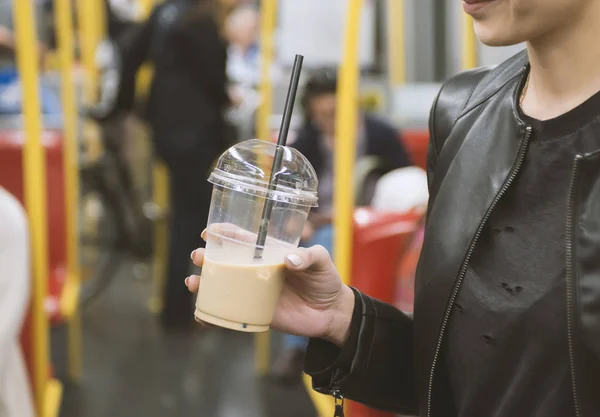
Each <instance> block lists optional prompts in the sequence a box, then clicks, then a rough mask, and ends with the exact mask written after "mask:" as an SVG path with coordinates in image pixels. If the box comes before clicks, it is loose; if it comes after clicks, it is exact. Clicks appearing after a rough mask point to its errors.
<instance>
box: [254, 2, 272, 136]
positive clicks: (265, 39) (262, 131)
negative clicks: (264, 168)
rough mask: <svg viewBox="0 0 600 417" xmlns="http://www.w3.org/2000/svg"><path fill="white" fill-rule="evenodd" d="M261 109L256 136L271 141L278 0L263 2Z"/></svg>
mask: <svg viewBox="0 0 600 417" xmlns="http://www.w3.org/2000/svg"><path fill="white" fill-rule="evenodd" d="M260 25H261V27H260V53H261V75H260V103H261V104H260V108H259V109H258V115H257V118H256V136H257V137H258V138H259V139H262V140H271V137H270V136H271V131H270V126H269V121H270V119H271V114H272V112H273V82H272V79H271V68H272V66H273V60H274V59H275V28H276V25H277V0H263V1H262V2H261V16H260Z"/></svg>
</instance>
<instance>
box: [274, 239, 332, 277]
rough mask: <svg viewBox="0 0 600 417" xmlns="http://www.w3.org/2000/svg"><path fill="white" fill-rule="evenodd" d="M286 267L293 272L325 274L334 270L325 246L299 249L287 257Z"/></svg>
mask: <svg viewBox="0 0 600 417" xmlns="http://www.w3.org/2000/svg"><path fill="white" fill-rule="evenodd" d="M285 266H286V267H287V268H288V269H289V270H291V271H306V270H310V271H313V272H323V271H327V270H329V269H331V268H332V266H333V262H332V260H331V257H330V256H329V252H328V251H327V249H325V248H324V247H323V246H320V245H317V246H313V247H311V248H298V249H296V250H295V251H294V252H292V253H290V254H288V255H287V256H286V257H285Z"/></svg>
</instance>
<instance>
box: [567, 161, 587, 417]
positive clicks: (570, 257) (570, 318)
mask: <svg viewBox="0 0 600 417" xmlns="http://www.w3.org/2000/svg"><path fill="white" fill-rule="evenodd" d="M582 159H583V156H582V155H577V156H575V161H574V163H573V171H572V173H571V183H570V185H569V198H568V202H567V227H566V231H565V237H566V242H565V249H566V256H565V259H566V268H567V270H566V275H565V284H566V287H567V332H568V337H569V365H570V367H571V388H572V390H573V402H574V405H575V416H576V417H580V416H581V410H580V406H579V397H578V396H577V378H576V374H575V348H574V343H573V314H572V310H573V212H574V207H573V206H574V203H575V198H574V197H575V185H576V184H577V172H578V168H579V161H581V160H582Z"/></svg>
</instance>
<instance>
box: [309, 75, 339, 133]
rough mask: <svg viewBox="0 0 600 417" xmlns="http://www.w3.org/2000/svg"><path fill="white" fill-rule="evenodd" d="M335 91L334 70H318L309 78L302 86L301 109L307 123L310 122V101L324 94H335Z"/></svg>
mask: <svg viewBox="0 0 600 417" xmlns="http://www.w3.org/2000/svg"><path fill="white" fill-rule="evenodd" d="M336 91H337V73H336V71H335V70H334V69H331V68H324V69H320V70H318V71H316V72H314V73H313V74H311V76H310V77H309V79H308V80H307V81H306V84H305V85H304V94H303V95H302V101H301V104H302V109H303V111H304V117H305V120H306V122H307V123H309V122H310V109H309V105H310V101H311V100H312V99H314V98H315V97H319V96H322V95H325V94H335V93H336Z"/></svg>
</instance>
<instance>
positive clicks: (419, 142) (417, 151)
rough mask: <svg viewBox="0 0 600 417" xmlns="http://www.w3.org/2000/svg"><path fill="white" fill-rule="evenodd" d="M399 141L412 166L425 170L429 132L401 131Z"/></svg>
mask: <svg viewBox="0 0 600 417" xmlns="http://www.w3.org/2000/svg"><path fill="white" fill-rule="evenodd" d="M401 141H402V144H403V145H404V147H405V148H406V150H407V151H408V153H409V155H410V156H411V158H412V160H413V162H414V164H415V165H416V166H418V167H421V168H423V169H426V167H427V146H429V132H428V131H427V130H410V129H407V130H403V131H402V135H401Z"/></svg>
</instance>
